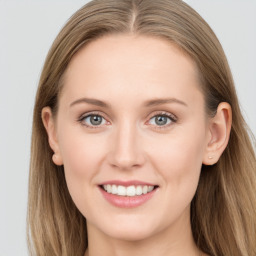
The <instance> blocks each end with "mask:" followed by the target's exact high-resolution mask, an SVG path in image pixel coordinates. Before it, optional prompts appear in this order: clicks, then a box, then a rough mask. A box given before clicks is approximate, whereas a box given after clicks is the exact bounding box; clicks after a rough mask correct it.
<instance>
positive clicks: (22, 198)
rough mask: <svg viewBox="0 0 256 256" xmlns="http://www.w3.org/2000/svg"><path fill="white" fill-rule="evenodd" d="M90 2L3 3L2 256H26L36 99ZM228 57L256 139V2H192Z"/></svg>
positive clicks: (0, 125)
mask: <svg viewBox="0 0 256 256" xmlns="http://www.w3.org/2000/svg"><path fill="white" fill-rule="evenodd" d="M86 2H88V1H82V0H75V1H74V0H72V1H71V0H69V1H68V0H34V1H32V0H30V1H26V0H4V1H3V0H0V256H13V255H19V256H23V255H24V256H26V255H27V249H26V234H25V226H26V204H27V186H28V167H29V150H30V135H31V123H32V112H33V103H34V96H35V92H36V87H37V83H38V80H39V75H40V71H41V69H42V65H43V62H44V59H45V56H46V54H47V51H48V49H49V47H50V45H51V43H52V41H53V40H54V38H55V36H56V35H57V33H58V31H59V30H60V28H61V27H62V26H63V25H64V23H65V21H66V20H67V19H68V18H69V17H70V15H71V14H73V12H74V11H76V10H77V9H78V8H79V7H81V6H82V5H83V4H85V3H86ZM186 2H188V3H189V4H190V5H191V6H192V7H194V8H195V9H196V10H197V11H198V12H199V13H200V14H201V15H202V16H203V17H204V18H205V19H206V21H207V22H208V23H209V24H210V26H211V27H212V28H213V30H214V31H215V33H216V34H217V36H218V37H219V39H220V41H221V43H222V45H223V47H224V50H225V52H226V54H227V57H228V60H229V63H230V66H231V69H232V72H233V75H234V80H235V83H236V87H237V91H238V96H239V98H240V102H241V107H242V109H243V112H244V115H245V118H246V120H247V121H248V123H249V125H250V127H251V129H252V130H253V133H254V134H256V118H255V113H256V100H255V94H256V76H255V73H256V65H255V60H256V15H255V14H256V0H239V1H238V0H237V1H236V0H214V1H212V0H187V1H186Z"/></svg>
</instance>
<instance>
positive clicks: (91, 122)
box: [78, 113, 107, 128]
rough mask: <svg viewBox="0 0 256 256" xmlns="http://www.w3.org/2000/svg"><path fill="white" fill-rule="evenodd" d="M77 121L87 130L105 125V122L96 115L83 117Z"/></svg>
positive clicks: (101, 117)
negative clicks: (87, 128)
mask: <svg viewBox="0 0 256 256" xmlns="http://www.w3.org/2000/svg"><path fill="white" fill-rule="evenodd" d="M78 121H79V122H80V123H82V124H83V125H85V126H87V127H89V128H99V127H100V126H102V125H105V124H107V120H106V119H105V118H104V117H103V116H101V115H99V114H97V113H91V114H88V115H84V116H82V117H81V118H79V120H78Z"/></svg>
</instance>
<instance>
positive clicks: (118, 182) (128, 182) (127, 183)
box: [100, 180, 156, 187]
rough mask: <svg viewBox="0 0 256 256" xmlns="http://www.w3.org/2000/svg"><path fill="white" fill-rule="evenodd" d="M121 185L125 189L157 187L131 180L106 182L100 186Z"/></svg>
mask: <svg viewBox="0 0 256 256" xmlns="http://www.w3.org/2000/svg"><path fill="white" fill-rule="evenodd" d="M108 184H110V185H121V186H124V187H128V186H132V185H134V186H136V185H142V186H143V185H144V186H156V184H151V183H148V182H144V181H139V180H129V181H121V180H109V181H106V182H103V183H101V184H100V185H108Z"/></svg>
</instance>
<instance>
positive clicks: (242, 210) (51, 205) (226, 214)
mask: <svg viewBox="0 0 256 256" xmlns="http://www.w3.org/2000/svg"><path fill="white" fill-rule="evenodd" d="M117 33H118V34H120V33H133V34H137V35H147V36H152V37H159V38H164V39H167V40H169V41H170V42H172V43H175V44H176V45H177V46H178V47H180V49H182V50H183V51H184V52H185V53H186V54H188V55H189V56H190V57H191V58H192V59H193V60H194V61H195V62H196V63H197V66H198V69H199V71H200V75H201V86H202V91H203V93H204V96H205V103H206V111H207V113H208V114H209V115H214V114H215V112H216V109H217V107H218V104H219V103H220V102H228V103H229V104H230V105H231V107H232V110H233V123H232V128H231V135H230V140H229V144H228V146H227V148H226V150H225V151H224V153H223V155H222V156H221V158H220V159H219V161H218V163H217V164H215V165H213V166H204V165H203V166H202V171H201V177H200V180H199V185H198V189H197V192H196V195H195V197H194V199H193V201H192V204H191V225H192V231H193V236H194V240H195V243H196V244H197V246H198V247H199V248H200V249H201V250H202V251H204V252H205V253H207V254H209V255H212V256H253V255H256V161H255V152H254V149H253V146H252V142H251V141H252V140H253V141H254V142H255V139H254V138H253V135H251V139H250V136H249V135H248V134H249V129H248V127H247V126H246V123H245V121H244V119H243V117H242V115H241V111H240V108H239V103H238V99H237V96H236V91H235V88H234V82H233V79H232V75H231V72H230V69H229V66H228V63H227V60H226V57H225V54H224V52H223V49H222V47H221V45H220V43H219V41H218V39H217V38H216V36H215V34H214V33H213V31H212V30H211V28H210V27H209V26H208V25H207V23H206V22H205V21H204V20H203V19H202V18H201V17H200V16H199V14H197V13H196V12H195V11H194V10H193V9H192V8H190V7H189V6H188V5H187V4H185V3H184V2H183V1H180V0H94V1H92V2H90V3H88V4H87V5H85V6H84V7H82V8H81V9H80V10H78V11H77V12H76V13H75V14H74V15H73V16H72V17H71V18H70V19H69V21H68V22H67V24H66V25H65V26H64V28H63V29H62V30H61V32H60V33H59V35H58V36H57V38H56V39H55V41H54V43H53V45H52V47H51V49H50V51H49V53H48V56H47V58H46V61H45V65H44V68H43V71H42V74H41V78H40V82H39V87H38V91H37V96H36V102H35V108H34V117H33V118H34V119H33V132H32V144H31V164H30V176H29V203H28V217H27V220H28V227H27V230H28V241H29V248H30V253H31V255H37V256H41V255H51V256H54V255H55V256H60V255H62V256H72V255H76V256H79V255H81V256H82V255H84V252H85V250H86V248H87V233H86V220H85V218H84V217H83V216H82V214H81V213H80V212H79V211H78V210H77V208H76V206H75V205H74V203H73V201H72V199H71V197H70V195H69V192H68V189H67V185H66V181H65V176H64V169H63V167H58V166H55V165H54V164H53V163H52V153H53V152H52V150H51V148H50V147H49V144H48V138H47V134H46V131H45V129H44V127H43V123H42V120H41V110H42V108H43V107H45V106H50V107H51V108H52V110H53V111H54V113H56V111H57V110H58V97H59V94H60V91H61V88H62V86H63V79H62V78H63V74H64V72H65V70H66V68H67V66H68V64H69V62H70V60H71V58H72V57H73V56H74V54H75V53H76V52H78V51H79V49H81V48H82V47H83V46H85V45H86V44H87V43H88V42H90V41H92V40H95V39H96V38H99V37H101V36H104V35H106V34H117Z"/></svg>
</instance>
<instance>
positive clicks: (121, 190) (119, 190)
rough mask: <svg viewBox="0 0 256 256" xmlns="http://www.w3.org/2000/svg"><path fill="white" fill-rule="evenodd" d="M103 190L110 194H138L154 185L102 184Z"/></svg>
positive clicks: (151, 188) (145, 192) (145, 191)
mask: <svg viewBox="0 0 256 256" xmlns="http://www.w3.org/2000/svg"><path fill="white" fill-rule="evenodd" d="M103 188H104V190H105V191H107V192H108V193H110V194H114V195H119V196H140V195H142V194H147V193H149V192H151V191H152V190H153V189H154V186H146V185H144V186H141V185H138V186H128V187H125V186H121V185H110V184H107V185H103Z"/></svg>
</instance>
